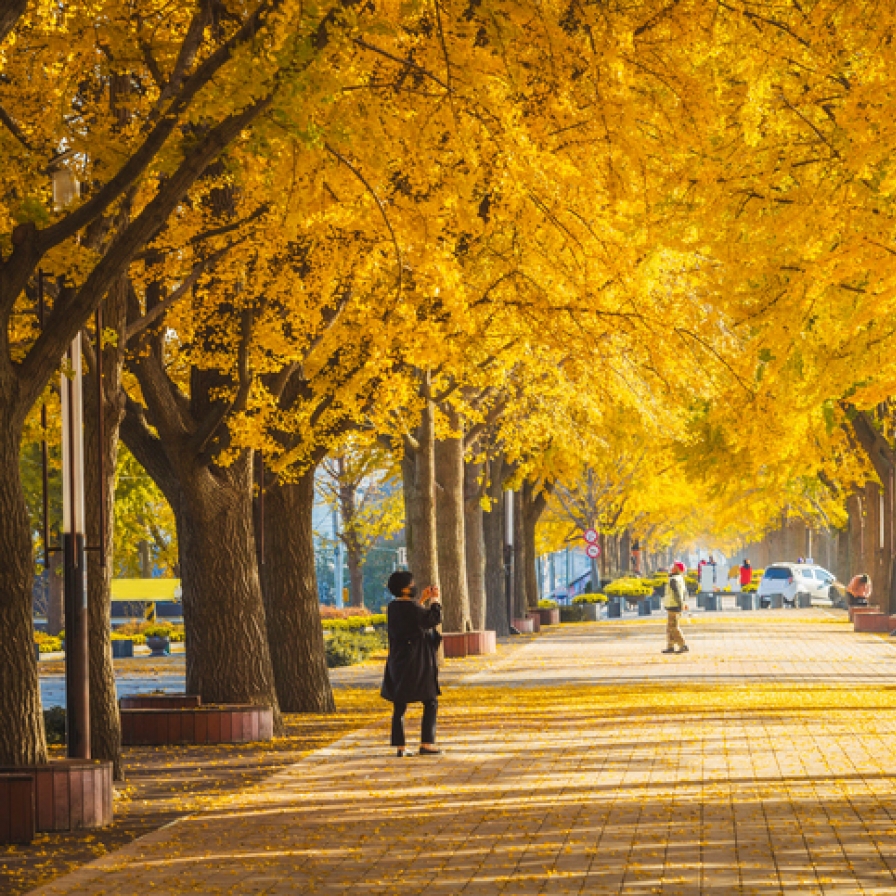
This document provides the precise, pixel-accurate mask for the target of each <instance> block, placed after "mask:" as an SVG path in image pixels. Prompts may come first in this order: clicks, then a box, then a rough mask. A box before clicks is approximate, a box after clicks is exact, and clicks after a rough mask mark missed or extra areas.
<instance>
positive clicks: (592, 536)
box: [582, 529, 599, 544]
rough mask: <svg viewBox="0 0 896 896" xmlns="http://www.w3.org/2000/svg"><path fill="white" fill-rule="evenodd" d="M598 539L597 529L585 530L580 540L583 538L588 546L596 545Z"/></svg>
mask: <svg viewBox="0 0 896 896" xmlns="http://www.w3.org/2000/svg"><path fill="white" fill-rule="evenodd" d="M598 537H599V536H598V534H597V529H586V530H585V531H584V532H583V533H582V538H584V539H585V541H587V542H588V544H597V539H598Z"/></svg>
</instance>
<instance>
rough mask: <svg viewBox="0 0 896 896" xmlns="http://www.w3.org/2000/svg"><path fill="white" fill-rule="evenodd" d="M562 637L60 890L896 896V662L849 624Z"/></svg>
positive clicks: (727, 622)
mask: <svg viewBox="0 0 896 896" xmlns="http://www.w3.org/2000/svg"><path fill="white" fill-rule="evenodd" d="M685 634H686V636H687V638H688V640H689V642H690V644H691V648H692V652H691V653H690V654H688V655H686V656H681V657H678V656H675V657H668V656H662V655H660V654H659V653H658V650H659V649H660V648H661V647H662V646H663V645H662V629H661V623H660V621H659V620H657V621H655V622H651V621H646V620H644V621H642V620H638V621H632V622H626V623H622V624H616V625H612V626H611V625H608V624H607V623H598V624H596V625H588V626H564V627H562V628H560V629H558V630H557V631H552V632H549V633H548V634H546V635H544V636H542V637H541V638H537V639H535V640H532V641H531V642H529V643H527V644H526V645H525V646H523V647H521V648H520V649H518V650H516V651H514V652H513V653H512V654H511V655H509V656H505V657H502V658H501V659H500V660H499V661H498V662H496V663H493V664H491V666H490V668H488V669H485V670H480V671H477V672H475V673H473V674H472V675H469V676H467V678H466V679H465V680H462V681H460V682H458V683H457V684H455V685H454V686H452V687H451V688H450V689H448V690H446V695H445V698H444V700H443V705H444V712H443V719H442V728H441V740H442V744H443V747H444V748H445V749H446V753H445V755H444V756H442V757H440V758H438V759H435V758H432V759H430V758H422V757H415V758H407V759H402V760H399V759H397V758H395V757H394V756H392V755H391V751H390V750H389V749H388V748H387V747H386V746H385V744H386V743H387V723H386V719H385V716H384V719H383V722H382V724H380V725H378V726H376V727H375V728H373V729H366V730H363V731H359V732H356V733H355V734H353V735H351V736H349V737H347V738H345V739H343V740H342V741H340V742H338V743H337V744H335V745H333V746H331V747H329V748H327V749H325V750H322V751H319V752H318V753H315V754H313V755H312V756H311V757H309V758H308V759H306V760H304V761H303V762H300V763H298V764H297V765H295V766H292V767H290V768H289V769H288V770H286V771H284V772H282V773H280V774H278V775H277V776H276V777H275V778H273V779H269V780H268V781H267V782H265V784H264V785H262V786H260V787H257V788H254V789H252V790H248V791H246V792H244V793H242V794H240V795H239V796H237V797H235V798H232V799H230V800H228V802H227V803H224V804H222V805H220V806H219V807H218V808H217V809H215V810H214V811H210V812H208V813H205V814H203V815H200V816H194V817H192V818H188V819H183V820H181V821H179V822H177V823H175V824H174V825H172V826H170V827H168V828H164V829H162V830H160V831H157V832H156V833H154V834H151V835H149V836H148V837H145V838H143V839H141V840H139V841H136V842H135V843H133V844H131V845H130V846H128V847H126V848H125V849H122V850H120V851H119V852H117V853H114V854H112V855H110V856H107V857H105V858H104V859H101V860H100V861H99V862H97V863H94V864H93V865H91V866H87V867H85V868H83V869H81V870H80V871H77V872H75V873H74V874H71V875H69V876H68V877H66V878H62V879H60V880H58V881H56V882H55V883H53V884H50V885H49V886H47V887H44V888H43V889H41V890H40V891H36V892H40V893H41V894H44V896H49V894H60V896H61V894H68V896H75V894H79V896H80V894H84V896H86V894H91V896H94V894H104V893H109V894H111V893H115V894H124V896H127V894H137V893H141V894H142V893H145V892H146V891H147V890H155V891H156V892H159V893H165V894H169V893H170V894H181V893H233V894H256V893H257V894H262V893H264V894H272V896H273V894H277V896H280V894H299V893H301V894H304V893H321V894H324V893H326V894H336V893H347V892H351V893H358V894H371V896H380V894H382V896H385V894H401V896H410V894H418V893H427V894H445V896H453V894H465V896H467V894H471V896H478V894H482V896H486V894H489V896H490V894H520V896H523V894H568V893H576V894H579V893H581V894H647V893H657V894H697V893H713V894H716V893H717V894H729V893H756V894H774V893H782V894H795V893H800V894H802V893H806V894H808V893H812V894H835V893H836V894H866V893H889V894H893V893H896V878H894V870H896V847H894V844H896V838H894V835H896V769H894V768H893V761H892V757H893V756H894V755H896V690H894V689H893V685H892V682H893V681H894V680H896V649H894V646H893V645H891V643H890V642H888V641H887V640H886V639H883V638H880V637H877V636H874V635H856V634H853V633H852V632H851V631H850V630H849V627H848V626H847V625H845V624H844V623H842V622H840V621H838V617H836V616H835V614H831V613H825V612H821V611H805V612H801V613H800V614H799V615H790V616H788V615H787V614H786V613H780V614H756V615H755V616H750V617H747V616H745V615H743V616H737V615H734V614H732V615H719V616H714V617H710V616H706V617H700V618H699V620H696V621H695V622H694V623H693V624H691V625H690V626H688V627H686V629H685Z"/></svg>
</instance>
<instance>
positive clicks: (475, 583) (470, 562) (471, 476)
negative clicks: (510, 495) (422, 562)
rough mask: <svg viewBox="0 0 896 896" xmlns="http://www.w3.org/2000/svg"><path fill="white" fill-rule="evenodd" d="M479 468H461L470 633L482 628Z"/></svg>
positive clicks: (473, 465) (483, 591)
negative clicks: (471, 630)
mask: <svg viewBox="0 0 896 896" xmlns="http://www.w3.org/2000/svg"><path fill="white" fill-rule="evenodd" d="M482 472H483V465H482V464H481V463H474V462H467V463H465V464H464V539H465V542H466V544H465V546H464V553H465V556H466V559H467V592H468V594H469V597H470V624H471V625H472V627H473V631H476V632H478V631H482V630H483V629H484V628H485V616H486V612H485V608H486V603H487V601H486V596H485V595H486V589H485V534H484V529H483V520H482V515H483V511H482V501H481V500H480V496H481V492H482V486H481V484H480V480H481V478H482Z"/></svg>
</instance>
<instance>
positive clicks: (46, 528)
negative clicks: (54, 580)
mask: <svg viewBox="0 0 896 896" xmlns="http://www.w3.org/2000/svg"><path fill="white" fill-rule="evenodd" d="M45 317H46V306H45V305H44V272H43V271H42V270H38V272H37V320H38V323H39V324H40V330H41V332H43V330H44V319H45ZM40 430H41V439H40V466H41V488H42V492H41V512H42V514H43V520H42V525H41V530H42V535H43V538H44V572H45V573H46V579H47V592H48V593H49V589H50V463H49V453H48V451H47V403H46V402H43V403H42V404H41V406H40Z"/></svg>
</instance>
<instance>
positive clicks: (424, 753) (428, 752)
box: [420, 747, 442, 756]
mask: <svg viewBox="0 0 896 896" xmlns="http://www.w3.org/2000/svg"><path fill="white" fill-rule="evenodd" d="M441 754H442V751H441V750H439V749H436V750H424V749H423V747H420V755H421V756H441Z"/></svg>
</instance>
